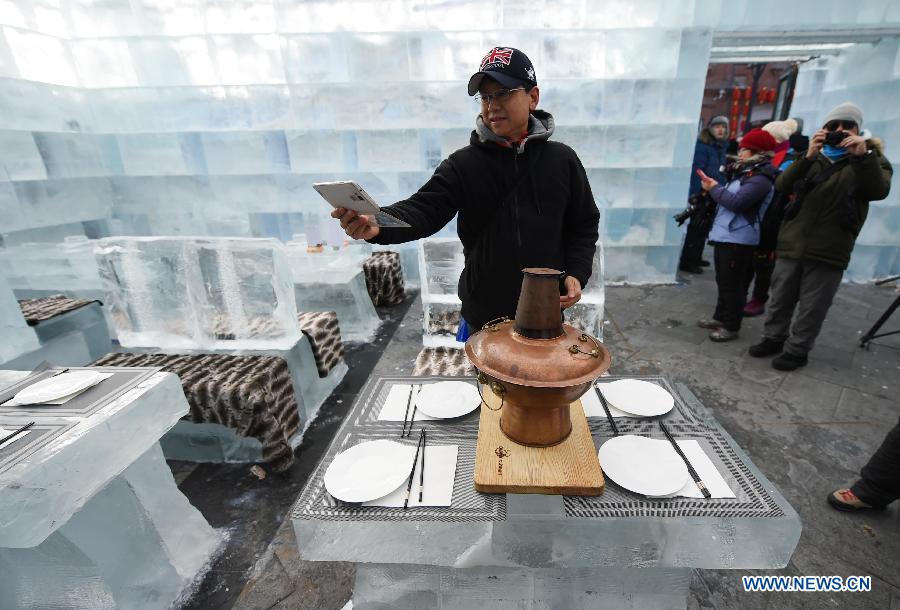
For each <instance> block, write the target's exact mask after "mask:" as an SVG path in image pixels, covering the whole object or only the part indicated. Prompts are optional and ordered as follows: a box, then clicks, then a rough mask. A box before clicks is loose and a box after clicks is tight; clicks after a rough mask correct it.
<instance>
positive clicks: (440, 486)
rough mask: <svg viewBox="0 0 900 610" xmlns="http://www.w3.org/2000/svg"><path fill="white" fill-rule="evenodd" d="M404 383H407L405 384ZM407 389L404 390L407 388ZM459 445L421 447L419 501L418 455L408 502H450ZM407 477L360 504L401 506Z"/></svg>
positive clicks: (420, 504) (424, 503) (419, 503)
mask: <svg viewBox="0 0 900 610" xmlns="http://www.w3.org/2000/svg"><path fill="white" fill-rule="evenodd" d="M407 387H408V386H407ZM408 391H409V390H407V392H408ZM415 454H416V448H415V447H410V448H409V462H408V465H409V466H412V460H413V457H415ZM458 454H459V445H427V446H426V448H425V491H424V492H423V494H422V501H421V502H419V473H420V472H421V467H422V456H421V455H420V456H419V460H418V461H417V462H416V470H415V472H414V473H413V485H412V492H411V493H410V495H409V506H410V507H413V506H450V504H451V503H452V502H453V482H454V481H455V480H456V458H457V455H458ZM406 485H407V481H403V485H401V486H400V487H398V488H397V489H395V490H394V491H392V492H391V493H389V494H388V495H386V496H384V497H382V498H378V499H377V500H370V501H369V502H363V506H391V507H398V506H403V501H404V500H405V499H406Z"/></svg>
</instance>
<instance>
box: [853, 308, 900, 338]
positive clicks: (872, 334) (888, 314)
mask: <svg viewBox="0 0 900 610" xmlns="http://www.w3.org/2000/svg"><path fill="white" fill-rule="evenodd" d="M898 307H900V296H898V297H897V298H896V299H894V302H893V303H891V305H890V307H888V308H887V309H886V310H885V312H884V313H883V314H881V317H880V318H878V321H877V322H875V324H874V325H872V328H870V329H869V330H868V331H867V332H866V334H864V335H863V336H862V338H861V339H860V340H859V346H860V347H866V344H868V343H869V341H871V340H872V339H873V338H874V337H875V333H877V332H878V329H879V328H881V327H882V325H883V324H884V323H885V322H887V320H888V318H890V317H891V314H892V313H894V311H896V309H897V308H898Z"/></svg>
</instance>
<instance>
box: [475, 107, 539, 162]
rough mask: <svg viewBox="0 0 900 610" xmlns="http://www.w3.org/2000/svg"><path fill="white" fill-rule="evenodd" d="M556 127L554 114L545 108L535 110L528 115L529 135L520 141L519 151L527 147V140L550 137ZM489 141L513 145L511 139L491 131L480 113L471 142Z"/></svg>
mask: <svg viewBox="0 0 900 610" xmlns="http://www.w3.org/2000/svg"><path fill="white" fill-rule="evenodd" d="M555 128H556V122H555V121H554V120H553V115H551V114H550V113H549V112H546V111H544V110H535V111H534V112H532V113H531V115H530V116H529V117H528V136H526V137H525V139H524V140H522V141H521V142H520V143H519V152H521V151H522V150H523V149H524V148H525V143H526V142H529V141H535V140H548V139H550V136H551V135H553V130H554V129H555ZM488 142H493V143H494V144H499V145H500V146H503V147H506V148H509V147H510V145H511V144H510V141H509V140H507V139H506V138H504V137H501V136H498V135H497V134H495V133H494V132H493V131H491V129H490V128H489V127H488V126H487V125H485V123H484V120H483V119H482V118H481V115H480V114H479V115H478V116H477V117H476V118H475V131H473V132H472V138H471V143H472V144H487V143H488Z"/></svg>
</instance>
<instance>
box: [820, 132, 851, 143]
mask: <svg viewBox="0 0 900 610" xmlns="http://www.w3.org/2000/svg"><path fill="white" fill-rule="evenodd" d="M849 135H850V134H849V133H847V132H846V131H829V132H828V133H826V134H825V144H828V145H829V146H840V144H841V142H843V141H844V138H846V137H847V136H849Z"/></svg>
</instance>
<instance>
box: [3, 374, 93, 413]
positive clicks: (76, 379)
mask: <svg viewBox="0 0 900 610" xmlns="http://www.w3.org/2000/svg"><path fill="white" fill-rule="evenodd" d="M103 379H105V376H104V375H103V374H102V373H99V372H98V371H68V372H66V373H62V374H60V375H56V376H54V377H50V378H49V379H43V380H41V381H38V382H37V383H33V384H31V385H30V386H28V387H27V388H24V389H22V390H19V392H18V393H17V394H16V395H15V396H14V397H13V399H12V400H11V401H10V402H8V403H6V404H7V405H30V404H41V403H46V402H47V401H50V400H57V399H59V398H63V397H64V396H71V395H73V394H77V393H78V392H81V391H83V390H86V389H87V388H89V387H91V386H92V385H95V384H97V383H99V382H100V381H103Z"/></svg>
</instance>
